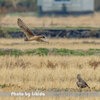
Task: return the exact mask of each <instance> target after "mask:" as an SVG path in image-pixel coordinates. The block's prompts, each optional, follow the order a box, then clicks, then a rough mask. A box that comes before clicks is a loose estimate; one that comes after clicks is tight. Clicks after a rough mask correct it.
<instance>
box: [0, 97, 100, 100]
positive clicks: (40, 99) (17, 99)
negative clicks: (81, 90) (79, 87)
mask: <svg viewBox="0 0 100 100" xmlns="http://www.w3.org/2000/svg"><path fill="white" fill-rule="evenodd" d="M5 99H6V100H100V98H99V97H98V98H97V97H93V98H92V97H91V98H68V97H67V98H58V97H37V98H33V97H31V98H26V97H22V98H21V97H15V98H14V97H10V98H8V97H5V98H0V100H5Z"/></svg>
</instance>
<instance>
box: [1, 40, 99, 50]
mask: <svg viewBox="0 0 100 100" xmlns="http://www.w3.org/2000/svg"><path fill="white" fill-rule="evenodd" d="M48 40H49V44H48V43H39V42H35V41H33V42H25V41H24V39H0V48H5V49H6V48H9V49H22V50H25V49H36V48H66V49H71V50H72V49H73V50H75V49H83V50H87V49H90V48H93V49H100V46H99V45H100V39H48Z"/></svg>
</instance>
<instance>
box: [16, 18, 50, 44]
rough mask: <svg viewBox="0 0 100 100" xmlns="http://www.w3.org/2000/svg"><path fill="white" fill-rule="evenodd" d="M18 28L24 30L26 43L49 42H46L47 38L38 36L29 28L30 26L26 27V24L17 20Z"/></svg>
mask: <svg viewBox="0 0 100 100" xmlns="http://www.w3.org/2000/svg"><path fill="white" fill-rule="evenodd" d="M17 24H18V26H19V27H20V28H21V29H22V30H23V32H24V33H25V35H26V38H25V39H24V40H25V41H34V40H35V41H39V42H48V41H47V40H46V37H45V36H43V35H41V36H36V35H35V34H34V33H33V32H32V31H31V30H30V29H29V28H28V26H26V25H25V23H24V22H23V21H22V20H21V19H20V18H18V20H17Z"/></svg>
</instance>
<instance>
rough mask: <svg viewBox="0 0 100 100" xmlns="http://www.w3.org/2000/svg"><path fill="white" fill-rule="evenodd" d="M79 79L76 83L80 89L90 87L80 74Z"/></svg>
mask: <svg viewBox="0 0 100 100" xmlns="http://www.w3.org/2000/svg"><path fill="white" fill-rule="evenodd" d="M77 79H78V81H77V83H76V84H77V86H78V87H79V88H80V89H82V88H85V87H88V88H89V89H90V87H89V86H88V84H87V83H86V82H85V81H84V80H83V79H82V78H81V75H80V74H78V75H77Z"/></svg>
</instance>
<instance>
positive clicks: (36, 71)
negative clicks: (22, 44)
mask: <svg viewBox="0 0 100 100" xmlns="http://www.w3.org/2000/svg"><path fill="white" fill-rule="evenodd" d="M0 62H1V63H0V71H1V72H2V73H0V87H1V88H0V91H10V92H11V91H33V90H41V91H45V90H52V89H56V90H63V91H79V89H78V88H77V86H76V81H77V79H76V75H77V74H78V73H80V74H81V75H82V77H83V78H84V79H85V80H86V81H87V82H88V84H89V86H90V87H91V90H88V89H84V90H83V91H99V90H100V74H99V73H100V67H99V66H100V57H96V56H91V57H88V56H86V57H83V56H81V57H80V56H20V57H15V56H1V57H0Z"/></svg>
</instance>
